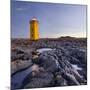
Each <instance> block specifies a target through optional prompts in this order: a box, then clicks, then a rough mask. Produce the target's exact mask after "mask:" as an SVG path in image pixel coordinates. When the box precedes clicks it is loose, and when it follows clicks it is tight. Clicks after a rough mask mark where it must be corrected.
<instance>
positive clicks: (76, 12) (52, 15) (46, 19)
mask: <svg viewBox="0 0 90 90" xmlns="http://www.w3.org/2000/svg"><path fill="white" fill-rule="evenodd" d="M33 17H36V18H37V20H38V21H39V34H40V37H41V38H54V37H55V38H56V37H60V36H73V37H86V6H85V5H70V4H54V3H39V2H25V1H15V0H13V1H12V2H11V37H12V38H29V31H30V30H29V21H30V20H31V19H32V18H33Z"/></svg>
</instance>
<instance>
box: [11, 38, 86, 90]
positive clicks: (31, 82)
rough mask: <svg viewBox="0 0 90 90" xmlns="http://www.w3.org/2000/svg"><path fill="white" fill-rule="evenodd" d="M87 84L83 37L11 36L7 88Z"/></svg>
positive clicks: (84, 40) (84, 41)
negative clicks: (21, 37) (24, 37)
mask: <svg viewBox="0 0 90 90" xmlns="http://www.w3.org/2000/svg"><path fill="white" fill-rule="evenodd" d="M86 84H87V39H86V38H73V37H61V38H57V39H49V38H45V39H40V40H38V41H30V40H29V39H11V89H12V90H15V89H27V88H44V87H61V86H73V85H86Z"/></svg>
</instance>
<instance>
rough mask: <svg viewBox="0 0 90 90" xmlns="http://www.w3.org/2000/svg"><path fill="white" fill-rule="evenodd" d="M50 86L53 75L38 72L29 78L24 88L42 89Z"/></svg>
mask: <svg viewBox="0 0 90 90" xmlns="http://www.w3.org/2000/svg"><path fill="white" fill-rule="evenodd" d="M27 80H28V79H27ZM27 80H26V81H27ZM52 85H53V74H52V73H49V72H40V73H38V74H37V75H36V76H34V77H31V78H29V81H28V84H26V85H25V86H24V88H42V87H50V86H52Z"/></svg>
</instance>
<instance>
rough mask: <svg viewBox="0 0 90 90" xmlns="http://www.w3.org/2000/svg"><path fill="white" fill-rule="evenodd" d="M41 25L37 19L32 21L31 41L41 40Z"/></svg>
mask: <svg viewBox="0 0 90 90" xmlns="http://www.w3.org/2000/svg"><path fill="white" fill-rule="evenodd" d="M38 28H39V23H38V21H37V19H36V18H33V19H31V20H30V40H38V39H39V31H38Z"/></svg>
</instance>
